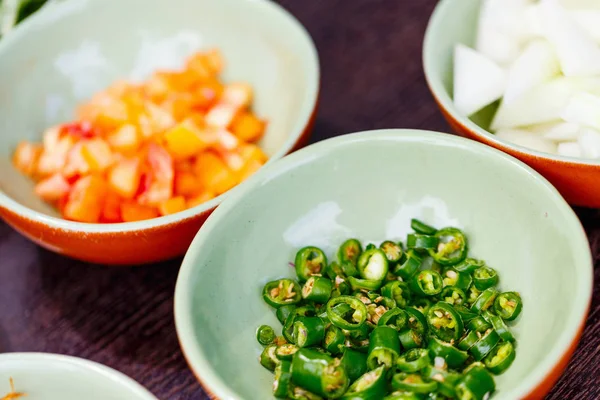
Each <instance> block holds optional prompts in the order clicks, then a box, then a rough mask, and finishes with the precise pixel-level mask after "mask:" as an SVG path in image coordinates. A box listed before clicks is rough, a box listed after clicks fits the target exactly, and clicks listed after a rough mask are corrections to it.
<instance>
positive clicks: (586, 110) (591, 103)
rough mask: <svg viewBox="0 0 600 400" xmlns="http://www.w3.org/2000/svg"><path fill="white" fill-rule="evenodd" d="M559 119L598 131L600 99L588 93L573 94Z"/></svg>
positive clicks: (599, 127) (599, 126) (599, 125)
mask: <svg viewBox="0 0 600 400" xmlns="http://www.w3.org/2000/svg"><path fill="white" fill-rule="evenodd" d="M561 117H562V118H563V119H564V120H565V121H567V122H573V123H575V124H580V125H583V126H588V127H591V128H595V129H600V97H598V96H595V95H593V94H590V93H577V94H575V95H574V96H573V97H572V98H571V100H570V101H569V103H568V104H567V106H566V107H565V109H564V110H563V112H562V113H561Z"/></svg>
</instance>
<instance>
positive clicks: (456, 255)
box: [429, 228, 468, 265]
mask: <svg viewBox="0 0 600 400" xmlns="http://www.w3.org/2000/svg"><path fill="white" fill-rule="evenodd" d="M435 237H436V238H437V239H438V240H439V244H438V245H437V247H436V248H435V249H429V255H431V257H433V259H434V260H435V261H436V262H438V263H439V264H442V265H456V264H458V263H460V262H461V261H463V260H464V259H465V257H466V256H467V251H468V244H467V237H466V236H465V234H464V233H462V231H461V230H460V229H456V228H444V229H440V230H439V231H437V232H436V233H435Z"/></svg>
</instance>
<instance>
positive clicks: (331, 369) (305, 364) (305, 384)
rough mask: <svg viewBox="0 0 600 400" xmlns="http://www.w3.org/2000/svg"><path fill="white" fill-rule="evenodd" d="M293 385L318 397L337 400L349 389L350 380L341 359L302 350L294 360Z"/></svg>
mask: <svg viewBox="0 0 600 400" xmlns="http://www.w3.org/2000/svg"><path fill="white" fill-rule="evenodd" d="M292 383H293V384H294V385H296V386H299V387H301V388H303V389H306V390H308V391H309V392H311V393H314V394H316V395H318V396H323V397H327V398H331V399H337V398H339V397H341V396H342V395H343V394H344V393H345V392H346V390H347V389H348V385H349V380H348V375H347V374H346V370H345V369H344V367H343V366H342V365H341V363H340V360H339V359H334V358H331V357H330V356H328V355H327V354H324V353H321V352H318V351H315V350H310V349H300V350H298V351H297V352H296V354H294V357H293V359H292Z"/></svg>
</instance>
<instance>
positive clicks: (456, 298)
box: [440, 286, 467, 306]
mask: <svg viewBox="0 0 600 400" xmlns="http://www.w3.org/2000/svg"><path fill="white" fill-rule="evenodd" d="M440 297H441V299H442V301H444V302H446V303H448V304H450V305H452V306H459V305H463V304H465V303H466V302H467V295H466V294H465V292H464V291H463V290H462V289H460V288H457V287H456V286H446V287H445V288H444V289H442V293H441V294H440Z"/></svg>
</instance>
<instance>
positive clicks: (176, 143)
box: [163, 120, 209, 160]
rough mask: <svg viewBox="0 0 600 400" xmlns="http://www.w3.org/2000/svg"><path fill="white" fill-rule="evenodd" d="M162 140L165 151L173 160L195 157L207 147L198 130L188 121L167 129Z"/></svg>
mask: <svg viewBox="0 0 600 400" xmlns="http://www.w3.org/2000/svg"><path fill="white" fill-rule="evenodd" d="M163 139H164V142H165V146H166V148H167V151H168V152H169V153H170V154H171V155H172V156H173V158H174V159H175V160H183V159H186V158H190V157H192V156H195V155H196V154H198V153H199V152H200V151H202V150H204V149H205V148H206V147H207V146H208V145H209V143H206V142H205V141H204V140H202V138H201V132H200V130H199V129H198V128H197V127H196V126H195V124H194V123H193V122H192V121H190V120H186V121H184V122H182V123H180V124H178V125H176V126H175V127H173V128H172V129H169V130H168V131H167V132H165V134H164V136H163Z"/></svg>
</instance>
